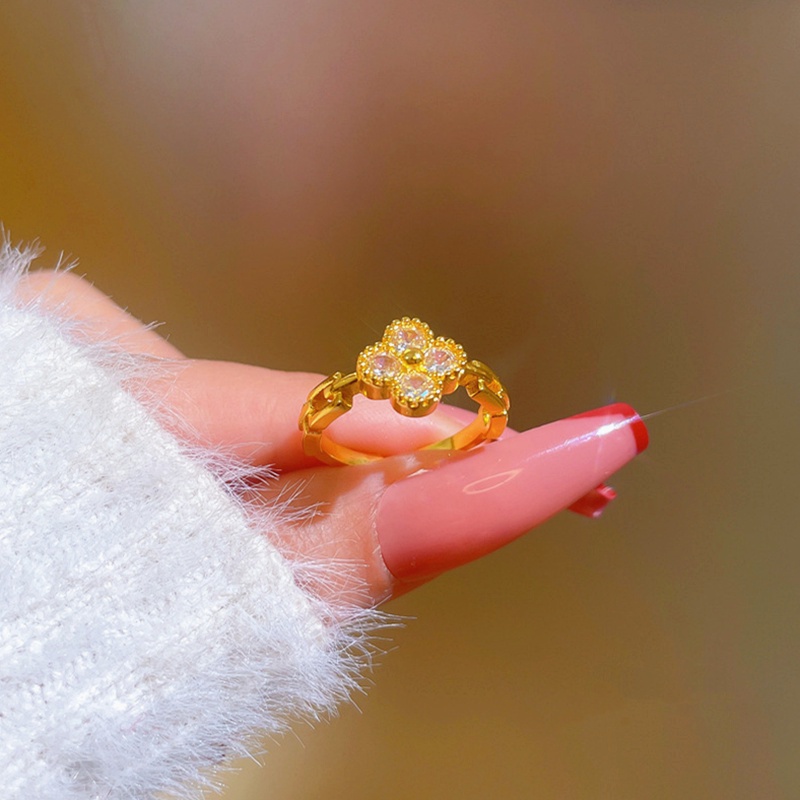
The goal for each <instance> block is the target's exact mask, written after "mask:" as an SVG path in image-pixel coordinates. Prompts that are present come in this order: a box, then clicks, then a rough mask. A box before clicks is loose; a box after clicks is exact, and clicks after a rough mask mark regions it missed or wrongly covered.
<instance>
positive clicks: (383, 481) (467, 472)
mask: <svg viewBox="0 0 800 800" xmlns="http://www.w3.org/2000/svg"><path fill="white" fill-rule="evenodd" d="M647 442H648V436H647V429H646V427H645V425H644V422H642V420H641V418H640V417H639V416H638V414H636V412H635V411H634V410H633V409H632V408H631V407H630V406H627V405H625V404H622V403H618V404H615V405H612V406H606V407H604V408H600V409H597V410H595V411H591V412H587V413H586V414H581V415H578V416H575V417H569V418H567V419H563V420H559V421H557V422H552V423H550V424H548V425H544V426H542V427H539V428H533V429H531V430H529V431H525V432H523V433H520V434H517V435H514V436H509V437H507V438H504V439H501V440H499V441H497V442H492V443H490V444H486V445H483V446H481V447H478V448H476V449H475V450H471V451H468V452H456V451H452V452H448V453H440V452H432V451H428V452H424V451H419V452H416V453H413V454H411V455H408V456H395V457H392V458H386V459H383V460H382V461H379V462H376V463H373V464H366V465H363V466H355V467H317V468H312V469H308V470H302V471H299V472H295V473H291V474H288V475H285V476H283V477H281V478H279V479H278V480H277V481H276V482H275V484H274V485H273V486H272V487H271V488H270V489H269V490H268V491H269V492H270V493H271V494H273V495H274V494H275V493H276V492H277V493H278V494H279V496H281V497H283V498H286V497H291V498H292V499H291V501H290V502H289V503H288V505H289V506H290V507H291V506H295V507H296V508H297V509H298V510H301V509H306V511H307V509H308V508H309V506H312V507H313V508H314V509H315V511H314V512H313V513H312V514H308V513H306V514H305V515H302V514H301V515H300V517H299V519H297V520H296V521H295V522H293V523H290V525H289V526H287V528H286V530H285V532H284V533H282V534H281V541H280V542H279V545H280V546H281V547H282V548H283V549H284V551H289V552H290V553H292V554H293V555H295V556H297V557H301V558H308V557H311V558H319V559H323V560H331V559H333V560H335V561H336V563H337V577H336V578H335V581H334V582H335V584H336V585H335V586H331V585H330V583H326V585H325V586H321V587H317V589H318V591H322V592H327V591H331V590H334V591H335V592H336V593H337V594H340V595H341V593H342V592H343V593H344V594H345V596H346V599H347V600H349V601H354V602H360V603H362V604H373V603H379V602H382V601H384V600H387V599H389V598H391V597H395V596H398V595H400V594H403V593H405V592H406V591H408V590H409V589H411V588H414V587H415V586H418V585H420V584H421V583H424V582H426V581H427V580H430V579H431V578H433V577H435V576H436V575H439V574H441V573H442V572H445V571H447V570H449V569H453V568H454V567H457V566H459V565H461V564H466V563H467V562H469V561H473V560H474V559H477V558H480V557H481V556H483V555H486V554H487V553H490V552H492V551H493V550H496V549H498V548H500V547H502V546H503V545H505V544H507V543H508V542H510V541H512V540H514V539H516V538H517V537H519V536H521V535H522V534H524V533H526V532H527V531H529V530H530V529H532V528H534V527H536V526H537V525H539V524H541V523H542V522H544V521H545V520H547V519H548V518H550V517H551V516H553V515H554V514H556V513H558V512H559V511H561V510H562V509H565V508H568V507H569V506H570V505H572V504H573V503H575V501H576V500H578V499H579V498H581V497H582V496H584V495H586V494H587V492H590V491H591V490H592V489H593V488H594V487H596V486H597V485H598V484H601V483H602V482H603V481H605V480H606V479H607V478H608V477H609V476H610V475H611V474H612V473H613V472H615V471H616V470H618V469H619V468H620V467H622V466H624V465H625V464H626V463H627V462H628V461H630V460H631V459H632V458H633V457H634V456H636V455H637V454H638V453H640V452H641V451H642V450H643V449H644V448H645V447H646V446H647ZM339 567H341V569H339ZM326 580H327V581H330V576H327V577H326Z"/></svg>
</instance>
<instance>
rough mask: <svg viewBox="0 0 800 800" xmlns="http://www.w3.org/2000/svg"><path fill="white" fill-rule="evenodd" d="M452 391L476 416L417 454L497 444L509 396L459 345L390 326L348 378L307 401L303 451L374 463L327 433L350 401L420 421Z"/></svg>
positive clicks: (334, 460)
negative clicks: (365, 401)
mask: <svg viewBox="0 0 800 800" xmlns="http://www.w3.org/2000/svg"><path fill="white" fill-rule="evenodd" d="M459 386H463V387H464V388H465V389H466V390H467V394H468V395H469V396H470V398H472V399H473V400H474V401H475V402H476V403H478V405H479V407H480V408H479V412H478V415H477V417H476V418H475V419H474V420H473V421H472V422H471V423H470V424H468V425H467V426H466V427H465V428H463V429H462V430H460V431H458V432H457V433H455V434H453V435H452V436H449V437H448V438H446V439H443V440H442V441H440V442H436V443H434V444H431V445H428V446H427V447H425V448H424V449H426V450H469V449H470V448H472V447H475V446H477V445H479V444H481V443H482V442H487V441H492V440H494V439H497V438H498V437H499V436H500V434H501V433H502V432H503V431H504V430H505V427H506V422H507V420H508V408H509V400H508V395H507V394H506V390H505V388H504V387H503V384H502V383H500V379H499V378H498V377H497V375H495V374H494V372H492V370H491V369H489V367H487V366H486V365H485V364H483V363H481V362H480V361H474V360H469V359H468V358H467V355H466V353H465V352H464V348H463V347H462V346H461V345H460V344H456V343H455V342H454V341H453V340H452V339H445V338H444V337H442V336H434V335H433V331H431V329H430V327H429V326H428V325H426V324H425V323H424V322H421V321H420V320H418V319H411V318H410V317H403V318H402V319H398V320H395V321H394V322H392V323H391V324H390V325H389V326H388V327H387V328H386V331H385V332H384V334H383V338H382V339H381V340H380V341H379V342H376V343H375V344H373V345H370V346H369V347H367V348H365V349H364V350H362V352H361V353H360V355H359V356H358V361H357V363H356V371H355V372H351V373H349V374H348V375H343V374H342V373H341V372H335V373H334V374H333V375H331V376H330V377H329V378H326V379H325V380H324V381H322V383H320V384H319V385H318V386H317V387H316V388H315V389H314V390H313V391H312V392H311V394H309V396H308V400H306V402H305V405H304V406H303V411H302V413H301V414H300V423H299V425H300V430H301V431H302V434H303V450H304V451H305V453H306V454H307V455H310V456H315V457H316V458H318V459H319V460H320V461H324V462H325V463H327V464H365V463H368V462H370V461H376V460H378V459H380V458H381V457H382V456H378V455H374V454H372V453H363V452H360V451H358V450H352V449H351V448H349V447H345V446H344V445H342V444H339V443H338V442H336V441H335V440H334V439H332V438H331V437H330V436H329V435H328V434H326V429H327V428H328V426H329V425H330V424H331V423H332V422H333V421H334V420H336V419H338V418H339V417H340V416H342V414H345V413H346V412H347V411H349V410H350V409H351V408H352V407H353V398H354V397H355V395H357V394H363V395H365V396H366V397H368V398H370V399H371V400H391V403H392V407H393V408H394V410H395V411H397V412H399V413H400V414H403V415H405V416H407V417H422V416H425V415H426V414H430V412H431V411H433V409H434V408H436V406H437V404H438V403H439V401H440V400H441V399H442V397H443V396H444V395H446V394H450V393H451V392H454V391H455V390H456V389H457V388H458V387H459Z"/></svg>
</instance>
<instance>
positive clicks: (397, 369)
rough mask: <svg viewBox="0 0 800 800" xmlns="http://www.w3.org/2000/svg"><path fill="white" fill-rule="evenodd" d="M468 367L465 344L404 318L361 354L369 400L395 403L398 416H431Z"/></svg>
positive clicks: (360, 366)
mask: <svg viewBox="0 0 800 800" xmlns="http://www.w3.org/2000/svg"><path fill="white" fill-rule="evenodd" d="M466 364H467V356H466V354H465V353H464V348H463V347H461V345H460V344H456V343H455V342H454V341H453V340H452V339H445V338H444V337H442V336H438V337H437V336H434V335H433V331H431V329H430V327H429V326H428V325H426V324H425V323H424V322H422V321H420V320H418V319H411V318H410V317H403V318H402V319H398V320H395V321H394V322H392V323H391V324H390V325H389V326H388V327H387V328H386V331H385V332H384V334H383V338H382V339H381V340H380V341H379V342H377V343H376V344H373V345H370V346H369V347H367V348H365V349H364V350H363V351H362V352H361V354H360V355H359V357H358V364H357V366H356V372H357V374H358V377H359V379H360V380H361V382H362V386H363V390H364V393H365V394H366V395H367V396H368V397H372V398H373V399H377V398H383V399H386V398H391V399H392V402H393V404H394V406H395V408H396V409H397V410H398V411H400V412H401V413H405V414H412V415H414V414H422V413H427V412H428V411H432V410H433V408H434V406H435V405H436V403H437V402H438V401H439V400H441V398H442V395H443V394H449V393H450V392H452V391H454V390H455V389H456V387H457V385H458V380H459V378H460V377H461V376H462V375H463V374H464V369H465V367H466Z"/></svg>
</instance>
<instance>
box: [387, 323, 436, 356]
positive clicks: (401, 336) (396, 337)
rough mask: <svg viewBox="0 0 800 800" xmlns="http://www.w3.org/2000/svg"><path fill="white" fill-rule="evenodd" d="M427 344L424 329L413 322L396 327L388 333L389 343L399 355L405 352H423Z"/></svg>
mask: <svg viewBox="0 0 800 800" xmlns="http://www.w3.org/2000/svg"><path fill="white" fill-rule="evenodd" d="M427 342H428V337H427V335H426V333H425V329H424V328H423V327H422V326H420V325H415V324H414V323H413V322H409V323H406V324H404V325H398V326H397V327H396V328H394V330H392V331H391V332H390V333H389V343H390V344H391V345H392V347H394V349H395V350H397V352H398V353H400V354H401V355H402V354H403V353H404V352H405V351H406V350H424V349H425V345H426V344H427Z"/></svg>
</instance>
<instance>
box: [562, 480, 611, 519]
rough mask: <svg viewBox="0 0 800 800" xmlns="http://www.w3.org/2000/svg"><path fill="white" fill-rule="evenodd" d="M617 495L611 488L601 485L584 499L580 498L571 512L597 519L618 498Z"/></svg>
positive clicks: (573, 505) (572, 506)
mask: <svg viewBox="0 0 800 800" xmlns="http://www.w3.org/2000/svg"><path fill="white" fill-rule="evenodd" d="M616 496H617V493H616V492H615V491H614V490H613V489H612V488H611V487H610V486H606V485H605V484H604V483H601V484H600V485H599V486H596V487H595V488H594V489H592V490H591V491H590V492H587V493H586V494H585V495H584V496H583V497H579V498H578V499H577V500H576V501H575V502H574V503H573V504H572V505H571V506H570V507H569V510H570V511H574V512H575V513H576V514H581V515H583V516H584V517H591V518H592V519H597V518H598V517H599V516H600V515H601V514H602V513H603V512H604V511H605V510H606V506H607V505H608V504H609V503H610V502H611V501H612V500H614V499H615V498H616Z"/></svg>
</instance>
